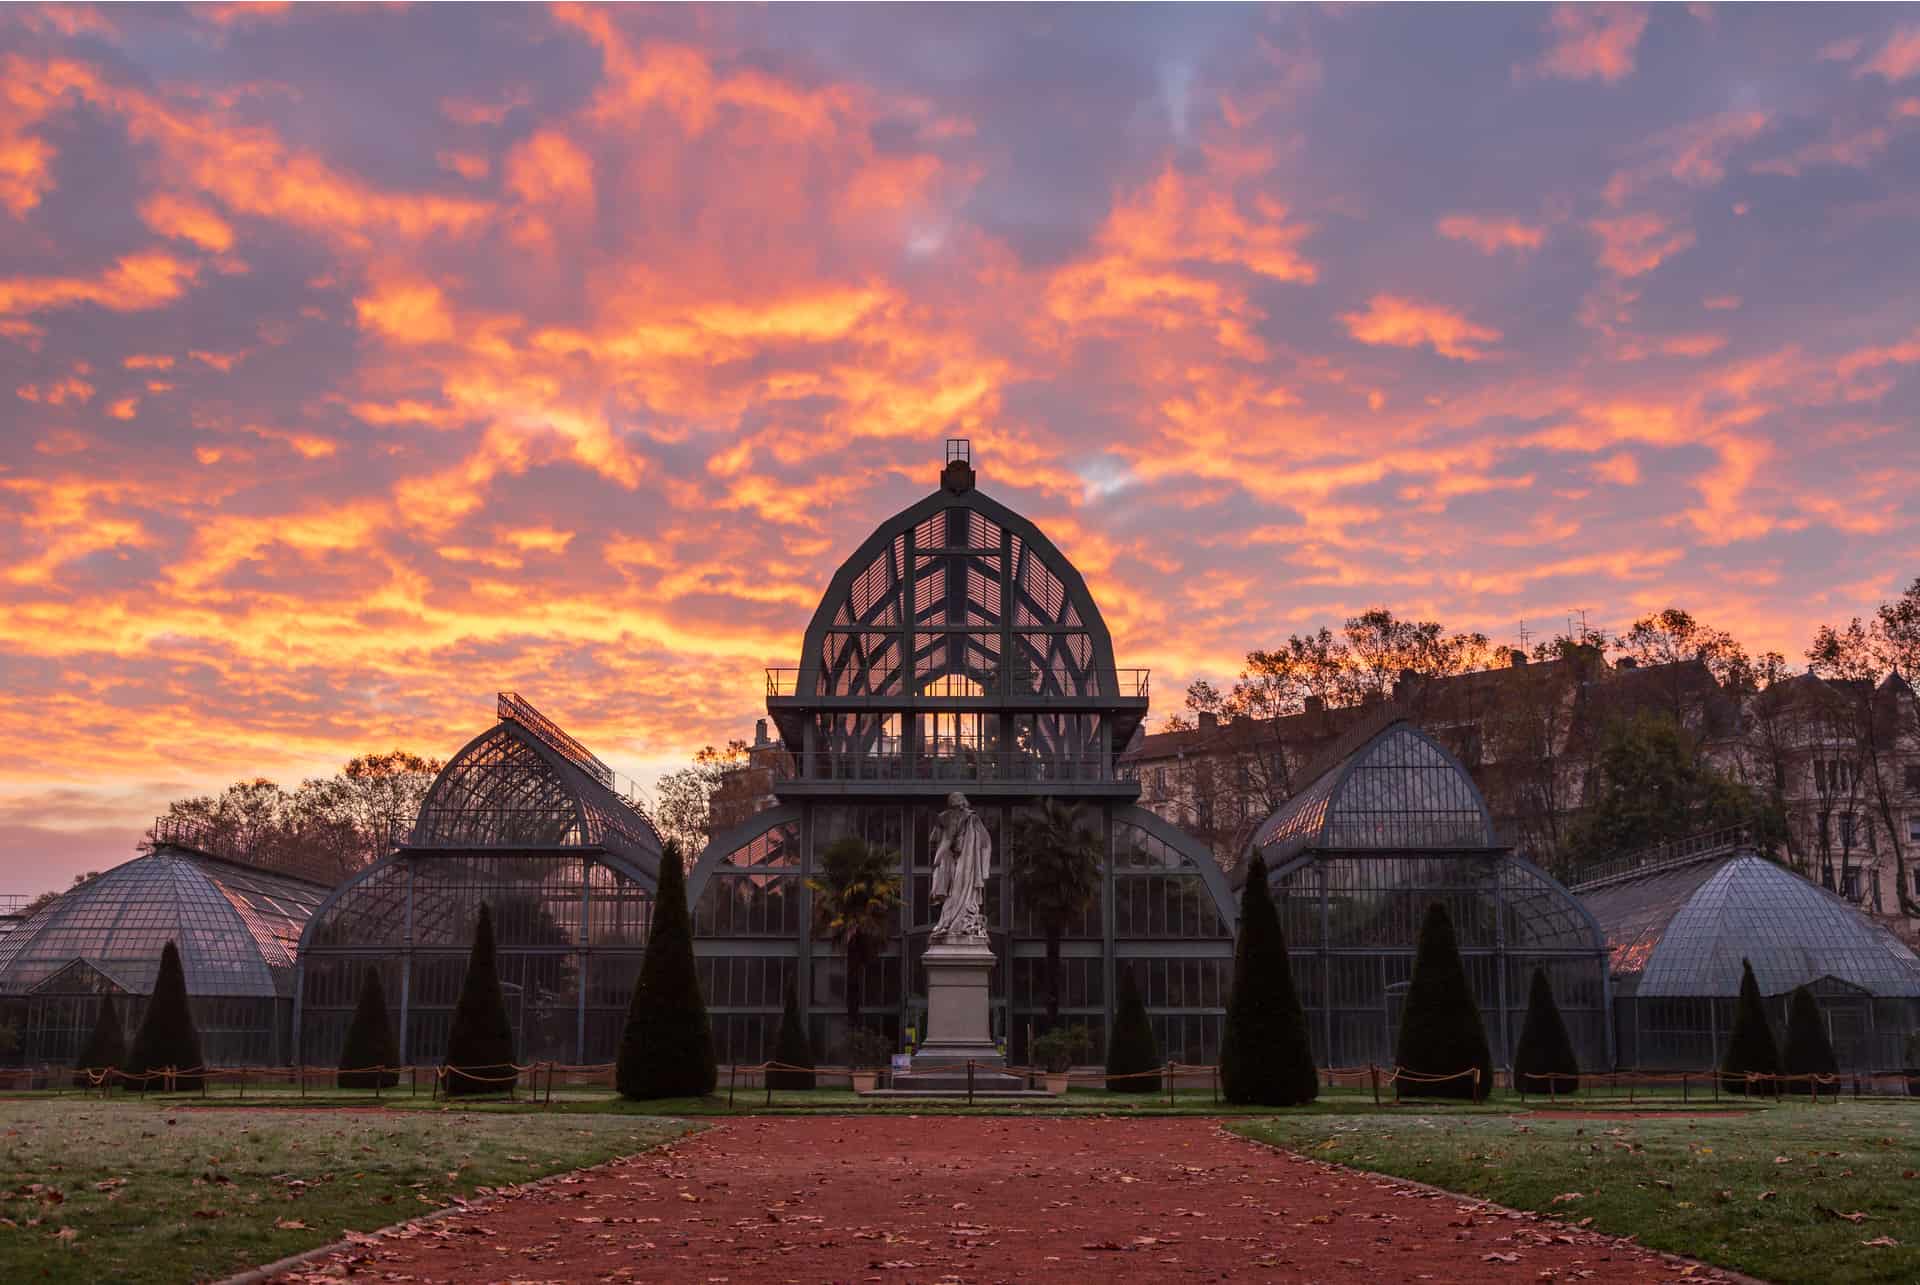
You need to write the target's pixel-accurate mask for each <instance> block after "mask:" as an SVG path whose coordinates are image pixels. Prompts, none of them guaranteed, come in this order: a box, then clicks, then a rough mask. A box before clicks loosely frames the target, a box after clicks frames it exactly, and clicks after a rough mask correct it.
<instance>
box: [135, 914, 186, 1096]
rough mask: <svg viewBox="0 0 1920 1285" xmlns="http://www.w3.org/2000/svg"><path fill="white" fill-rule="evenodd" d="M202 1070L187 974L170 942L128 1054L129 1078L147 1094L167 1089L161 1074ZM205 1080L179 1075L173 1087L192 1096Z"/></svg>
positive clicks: (162, 955)
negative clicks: (189, 998) (191, 1093)
mask: <svg viewBox="0 0 1920 1285" xmlns="http://www.w3.org/2000/svg"><path fill="white" fill-rule="evenodd" d="M203 1066H204V1062H203V1061H202V1059H201V1056H200V1032H199V1031H197V1030H196V1029H194V1025H193V1006H192V1004H190V1003H189V1002H188V1000H187V974H186V971H185V970H184V969H182V968H181V967H180V951H179V948H178V947H176V946H175V945H174V944H173V943H172V942H171V941H169V942H168V943H167V944H166V948H165V949H163V950H162V951H161V952H160V971H159V973H158V974H156V975H155V977H154V979H153V996H152V998H150V999H148V1000H147V1013H146V1016H145V1017H144V1018H142V1019H141V1021H140V1031H139V1033H138V1034H137V1035H135V1036H134V1037H133V1048H132V1049H130V1050H129V1051H128V1053H127V1074H128V1075H129V1076H130V1077H133V1082H134V1085H135V1087H137V1088H139V1089H141V1090H142V1091H143V1092H144V1091H145V1090H147V1089H149V1088H154V1089H164V1088H166V1087H167V1084H168V1081H167V1080H165V1079H164V1078H162V1077H161V1074H160V1073H161V1072H164V1071H167V1070H169V1069H171V1070H176V1071H198V1070H200V1069H201V1068H202V1067H203ZM202 1078H203V1077H201V1076H199V1075H176V1076H175V1077H173V1080H172V1081H171V1083H172V1085H173V1087H174V1089H176V1090H179V1091H181V1092H190V1091H192V1090H195V1089H198V1088H199V1087H200V1085H201V1082H202Z"/></svg>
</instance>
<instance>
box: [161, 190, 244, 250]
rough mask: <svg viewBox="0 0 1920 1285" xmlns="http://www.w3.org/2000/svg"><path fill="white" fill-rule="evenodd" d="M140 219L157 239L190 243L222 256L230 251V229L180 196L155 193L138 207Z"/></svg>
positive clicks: (207, 210)
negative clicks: (154, 233) (179, 240)
mask: <svg viewBox="0 0 1920 1285" xmlns="http://www.w3.org/2000/svg"><path fill="white" fill-rule="evenodd" d="M140 217H141V219H142V220H143V221H145V223H146V225H147V226H148V227H149V228H152V229H153V230H154V231H155V232H157V233H159V234H160V235H161V236H170V237H177V238H179V239H181V240H185V241H191V242H193V243H194V244H195V245H197V246H199V247H200V248H201V249H203V250H211V251H213V252H214V253H215V254H224V253H226V252H227V251H228V250H230V249H231V248H233V229H232V228H231V227H229V226H228V225H227V221H226V220H225V219H223V218H221V217H220V216H219V215H217V214H215V213H214V212H213V211H212V210H209V209H208V208H207V207H206V206H204V205H201V204H199V203H198V202H196V201H191V200H188V199H187V198H185V197H183V196H177V195H175V194H173V193H171V192H156V193H154V194H153V195H152V196H150V197H148V198H147V199H146V200H144V201H142V202H141V203H140Z"/></svg>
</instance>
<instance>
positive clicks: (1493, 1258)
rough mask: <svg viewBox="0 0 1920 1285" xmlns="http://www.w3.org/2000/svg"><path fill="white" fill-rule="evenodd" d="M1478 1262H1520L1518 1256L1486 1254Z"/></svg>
mask: <svg viewBox="0 0 1920 1285" xmlns="http://www.w3.org/2000/svg"><path fill="white" fill-rule="evenodd" d="M1480 1261H1481V1262H1483V1263H1517V1262H1519V1261H1520V1255H1518V1254H1488V1255H1487V1256H1486V1257H1484V1258H1482V1259H1481V1260H1480Z"/></svg>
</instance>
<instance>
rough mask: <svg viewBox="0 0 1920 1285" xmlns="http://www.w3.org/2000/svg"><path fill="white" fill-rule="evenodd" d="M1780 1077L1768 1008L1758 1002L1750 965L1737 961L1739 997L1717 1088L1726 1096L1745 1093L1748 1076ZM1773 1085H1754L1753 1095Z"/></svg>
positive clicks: (1777, 1048) (1776, 1047)
mask: <svg viewBox="0 0 1920 1285" xmlns="http://www.w3.org/2000/svg"><path fill="white" fill-rule="evenodd" d="M1778 1074H1780V1049H1779V1046H1778V1045H1776V1044H1775V1043H1774V1042H1773V1027H1772V1026H1770V1025H1768V1023H1767V1006H1766V1005H1765V1004H1764V1003H1763V1002H1762V1001H1761V999H1760V983H1759V982H1757V981H1755V980H1754V978H1753V965H1752V964H1751V963H1749V962H1747V961H1746V960H1744V959H1743V960H1741V961H1740V998H1739V999H1738V1000H1736V1001H1735V1002H1734V1005H1733V1031H1732V1032H1731V1034H1729V1035H1728V1037H1727V1055H1726V1057H1724V1058H1722V1059H1721V1061H1720V1087H1721V1088H1723V1089H1725V1090H1726V1091H1727V1092H1729V1093H1745V1092H1746V1091H1747V1076H1749V1075H1778ZM1773 1088H1774V1086H1773V1084H1772V1083H1770V1082H1764V1081H1763V1082H1762V1083H1760V1084H1758V1085H1756V1086H1754V1091H1755V1092H1756V1093H1770V1092H1772V1091H1773Z"/></svg>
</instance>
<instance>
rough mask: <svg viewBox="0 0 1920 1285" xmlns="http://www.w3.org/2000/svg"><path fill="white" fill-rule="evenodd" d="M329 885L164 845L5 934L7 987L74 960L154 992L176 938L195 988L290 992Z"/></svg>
mask: <svg viewBox="0 0 1920 1285" xmlns="http://www.w3.org/2000/svg"><path fill="white" fill-rule="evenodd" d="M326 891H327V890H326V889H325V888H324V887H323V886H321V885H319V884H315V883H309V882H307V881H306V880H304V879H295V878H292V877H290V876H287V875H282V874H273V873H269V872H266V871H262V870H255V869H252V868H251V867H248V866H242V865H236V864H233V863H231V862H227V861H221V860H218V859H216V858H213V857H208V856H206V855H204V854H202V853H197V852H191V851H188V850H186V849H183V848H174V847H161V848H158V849H156V850H155V851H153V852H151V853H148V854H147V855H146V856H142V857H136V858H135V859H134V860H132V861H129V862H126V863H125V864H124V865H119V866H115V867H114V868H113V869H112V870H109V871H107V872H106V873H105V874H102V875H98V876H96V877H95V878H93V879H90V880H88V881H87V882H86V883H84V884H81V885H80V886H79V887H77V888H74V889H72V890H70V891H68V892H66V893H65V894H63V895H61V896H60V897H58V898H57V899H55V900H54V901H53V902H52V903H50V904H49V905H47V906H45V907H43V908H42V909H41V910H40V911H39V913H37V914H36V915H34V916H33V918H31V919H29V920H28V921H27V922H26V923H25V924H24V925H22V926H21V927H20V928H19V929H18V930H17V931H15V932H13V933H10V934H9V935H8V936H7V937H6V938H5V939H4V941H0V994H23V993H25V992H27V991H30V990H33V989H34V988H36V987H43V984H44V983H46V982H48V980H49V979H51V978H52V977H53V976H54V974H56V973H59V972H60V971H61V970H62V969H65V968H67V967H68V966H70V965H72V964H74V963H75V962H76V961H80V962H83V963H84V964H85V965H86V966H87V967H88V968H90V969H91V970H92V971H93V972H94V973H97V974H99V975H101V976H103V977H104V978H106V979H107V980H108V981H110V982H111V983H112V984H113V985H114V986H116V987H118V988H119V989H121V990H124V991H127V992H128V993H131V994H146V993H148V992H150V991H151V990H152V989H153V978H154V974H155V973H156V972H158V970H159V967H160V952H161V951H162V949H163V948H164V947H165V946H166V943H167V942H168V941H172V942H174V943H175V944H176V945H177V946H178V947H179V950H180V962H181V965H182V966H183V967H184V969H185V971H186V977H187V990H188V992H189V993H191V994H194V995H223V996H283V997H284V996H288V995H291V994H292V986H293V962H294V956H295V952H296V950H297V949H298V946H299V941H300V932H301V930H302V928H304V927H305V925H306V922H307V919H308V917H309V916H311V915H312V914H313V911H314V909H315V908H316V907H317V906H318V905H319V904H320V901H321V899H322V898H323V897H325V896H326Z"/></svg>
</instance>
